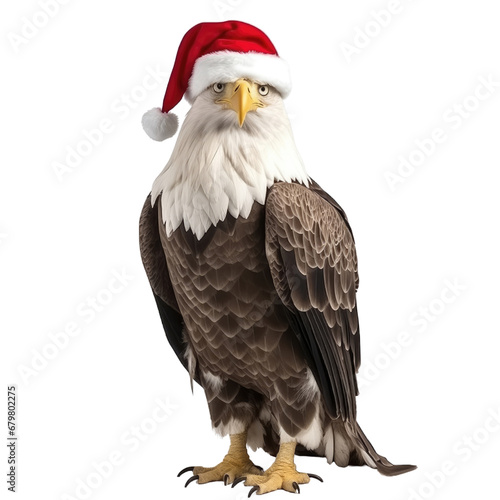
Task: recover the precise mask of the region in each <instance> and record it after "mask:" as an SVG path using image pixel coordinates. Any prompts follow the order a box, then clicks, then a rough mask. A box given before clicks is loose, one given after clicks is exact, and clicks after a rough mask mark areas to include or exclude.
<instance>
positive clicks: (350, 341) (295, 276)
mask: <svg viewBox="0 0 500 500" xmlns="http://www.w3.org/2000/svg"><path fill="white" fill-rule="evenodd" d="M266 253H267V258H268V261H269V265H270V268H271V274H272V277H273V282H274V286H275V288H276V290H277V292H278V295H279V297H280V299H281V300H282V301H283V303H284V304H285V305H286V306H287V308H288V312H289V320H290V324H291V326H292V329H293V330H294V332H295V334H296V335H297V337H298V338H299V340H300V342H301V345H302V348H303V349H304V355H305V357H306V359H307V362H308V365H309V367H310V368H311V370H312V372H313V373H314V375H315V377H316V381H317V383H318V386H319V388H320V390H321V392H322V394H323V397H324V399H325V404H326V408H327V410H328V412H329V414H330V416H331V417H332V418H337V417H341V418H342V419H344V420H345V419H348V420H351V421H354V420H355V417H356V402H355V397H356V395H357V393H358V389H357V383H356V372H357V370H358V368H359V364H360V350H359V328H358V314H357V309H356V289H357V284H358V272H357V257H356V249H355V246H354V239H353V237H352V234H351V231H350V228H349V225H348V223H347V219H346V218H345V214H344V213H343V211H342V209H341V208H340V207H339V206H338V205H337V204H336V202H335V201H334V200H333V199H332V198H330V197H329V196H328V195H327V194H326V193H325V192H324V191H322V190H321V188H320V187H319V186H318V185H317V184H314V183H313V184H312V186H311V187H310V188H306V187H304V186H302V185H299V184H289V183H277V184H275V185H274V186H273V187H272V188H271V189H270V191H269V194H268V198H267V202H266Z"/></svg>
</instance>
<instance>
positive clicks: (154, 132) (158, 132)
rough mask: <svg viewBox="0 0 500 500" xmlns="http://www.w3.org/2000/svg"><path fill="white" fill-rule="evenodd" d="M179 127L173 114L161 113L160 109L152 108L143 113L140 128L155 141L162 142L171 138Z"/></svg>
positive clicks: (177, 119) (177, 120)
mask: <svg viewBox="0 0 500 500" xmlns="http://www.w3.org/2000/svg"><path fill="white" fill-rule="evenodd" d="M178 127H179V118H177V115H175V114H174V113H163V111H162V110H161V109H160V108H153V109H150V110H149V111H147V112H146V113H144V115H143V117H142V128H143V129H144V131H145V132H146V134H148V135H149V137H151V139H154V140H155V141H164V140H165V139H168V138H169V137H172V136H173V135H175V133H176V132H177V128H178Z"/></svg>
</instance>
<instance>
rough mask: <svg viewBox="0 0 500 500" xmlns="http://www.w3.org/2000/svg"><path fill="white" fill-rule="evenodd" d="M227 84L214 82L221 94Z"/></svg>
mask: <svg viewBox="0 0 500 500" xmlns="http://www.w3.org/2000/svg"><path fill="white" fill-rule="evenodd" d="M225 88H226V86H225V85H224V84H223V83H215V84H214V91H215V92H217V94H220V93H221V92H222V91H223V90H224V89H225Z"/></svg>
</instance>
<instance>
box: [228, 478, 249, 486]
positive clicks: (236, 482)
mask: <svg viewBox="0 0 500 500" xmlns="http://www.w3.org/2000/svg"><path fill="white" fill-rule="evenodd" d="M246 480H247V478H246V477H239V478H237V479H235V480H234V481H233V485H232V486H231V488H234V487H235V486H236V485H237V484H238V483H241V482H243V481H246Z"/></svg>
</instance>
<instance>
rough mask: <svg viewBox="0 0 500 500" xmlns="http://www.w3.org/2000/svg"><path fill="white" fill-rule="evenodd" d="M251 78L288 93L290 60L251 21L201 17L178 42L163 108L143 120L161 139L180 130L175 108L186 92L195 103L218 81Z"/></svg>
mask: <svg viewBox="0 0 500 500" xmlns="http://www.w3.org/2000/svg"><path fill="white" fill-rule="evenodd" d="M238 78H249V79H252V80H255V81H257V82H259V83H262V84H268V85H272V86H273V87H275V88H276V89H277V90H278V91H279V92H280V93H281V95H282V96H283V97H286V96H287V95H288V94H289V93H290V90H291V87H292V85H291V80H290V73H289V70H288V64H287V63H286V62H285V61H284V60H283V59H281V58H280V57H279V56H278V52H277V51H276V48H275V47H274V45H273V44H272V42H271V40H269V38H268V37H267V35H266V34H265V33H264V32H262V31H261V30H259V29H258V28H256V27H255V26H252V25H250V24H247V23H243V22H240V21H225V22H220V23H201V24H198V25H196V26H194V27H193V28H191V29H190V30H189V31H188V32H187V33H186V35H185V36H184V38H183V39H182V41H181V44H180V45H179V50H178V51H177V57H176V59H175V63H174V67H173V69H172V73H171V75H170V80H169V82H168V86H167V91H166V93H165V98H164V99H163V107H162V108H153V109H151V110H149V111H148V112H147V113H145V114H144V116H143V118H142V126H143V127H144V130H145V131H146V133H147V134H148V135H149V137H151V138H152V139H154V140H156V141H163V140H165V139H168V138H169V137H172V136H173V135H174V134H175V133H176V132H177V127H178V126H179V119H178V118H177V116H176V115H175V114H174V113H171V110H172V109H173V108H174V107H175V106H176V105H177V104H178V103H179V102H180V100H181V99H182V97H183V96H184V95H185V96H186V99H187V100H188V101H189V102H190V103H193V102H194V100H195V99H196V97H198V95H200V94H201V93H202V92H203V91H204V90H205V89H206V88H208V87H209V86H210V85H213V84H214V83H228V82H233V81H235V80H237V79H238Z"/></svg>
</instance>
